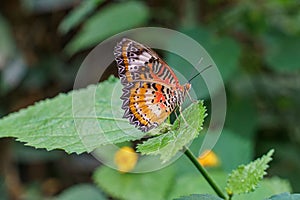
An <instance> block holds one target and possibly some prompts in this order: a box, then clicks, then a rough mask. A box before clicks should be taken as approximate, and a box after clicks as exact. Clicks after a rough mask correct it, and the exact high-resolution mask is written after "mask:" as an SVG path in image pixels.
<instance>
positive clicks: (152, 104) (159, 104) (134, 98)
mask: <svg viewBox="0 0 300 200" xmlns="http://www.w3.org/2000/svg"><path fill="white" fill-rule="evenodd" d="M126 90H127V91H126ZM125 91H126V92H125ZM123 92H124V93H123V95H122V97H121V99H122V100H123V105H122V108H123V109H124V110H125V114H124V117H125V118H129V120H130V123H131V124H134V125H137V126H139V128H140V129H141V130H142V131H148V130H150V129H152V128H154V127H157V126H158V125H160V124H161V123H162V122H164V121H165V119H166V118H167V117H168V116H169V115H170V113H171V112H172V111H173V110H174V108H175V107H176V101H175V98H174V95H173V94H174V93H172V92H171V89H170V88H168V87H165V86H164V85H161V84H158V83H152V82H136V83H135V84H134V85H133V86H132V87H130V88H126V87H124V88H123Z"/></svg>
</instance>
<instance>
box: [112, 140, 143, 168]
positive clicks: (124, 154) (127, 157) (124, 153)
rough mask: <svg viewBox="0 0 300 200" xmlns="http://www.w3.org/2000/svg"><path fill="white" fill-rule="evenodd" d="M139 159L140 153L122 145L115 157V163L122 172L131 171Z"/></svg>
mask: <svg viewBox="0 0 300 200" xmlns="http://www.w3.org/2000/svg"><path fill="white" fill-rule="evenodd" d="M137 160H138V154H137V153H136V152H135V151H134V149H133V148H131V147H127V146H125V147H122V148H120V149H119V150H118V151H117V152H116V153H115V157H114V161H115V164H116V165H117V167H118V170H119V171H120V172H125V173H126V172H130V171H131V170H133V169H134V167H135V165H136V163H137Z"/></svg>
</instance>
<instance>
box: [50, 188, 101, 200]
mask: <svg viewBox="0 0 300 200" xmlns="http://www.w3.org/2000/svg"><path fill="white" fill-rule="evenodd" d="M55 199H56V200H82V199H97V200H106V199H107V198H106V197H105V196H104V195H103V194H102V193H101V191H100V190H99V189H98V188H97V187H96V186H94V185H92V184H80V185H75V186H73V187H71V188H68V189H66V190H64V191H63V192H62V193H61V194H60V195H58V197H56V198H55Z"/></svg>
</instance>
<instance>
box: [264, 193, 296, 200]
mask: <svg viewBox="0 0 300 200" xmlns="http://www.w3.org/2000/svg"><path fill="white" fill-rule="evenodd" d="M266 200H300V194H289V193H287V192H286V193H282V194H277V195H273V196H271V197H270V198H268V199H266Z"/></svg>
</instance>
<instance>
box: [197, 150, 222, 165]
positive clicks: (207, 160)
mask: <svg viewBox="0 0 300 200" xmlns="http://www.w3.org/2000/svg"><path fill="white" fill-rule="evenodd" d="M198 162H199V163H200V164H201V165H202V166H204V167H216V166H219V165H220V161H219V158H218V156H217V155H216V154H215V153H214V152H213V151H210V150H205V151H204V152H203V153H202V154H201V155H200V156H199V157H198Z"/></svg>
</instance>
